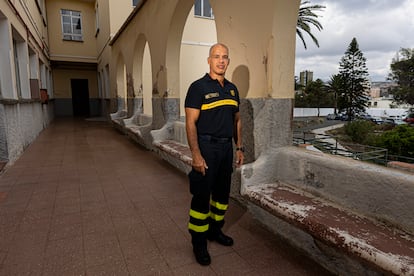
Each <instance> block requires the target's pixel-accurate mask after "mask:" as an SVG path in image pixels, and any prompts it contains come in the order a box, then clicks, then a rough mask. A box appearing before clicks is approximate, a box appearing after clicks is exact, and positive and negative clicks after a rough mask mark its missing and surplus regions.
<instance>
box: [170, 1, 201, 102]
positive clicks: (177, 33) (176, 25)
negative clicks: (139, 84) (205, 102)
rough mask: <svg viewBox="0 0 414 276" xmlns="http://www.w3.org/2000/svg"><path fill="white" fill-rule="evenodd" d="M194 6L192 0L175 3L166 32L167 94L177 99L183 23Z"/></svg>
mask: <svg viewBox="0 0 414 276" xmlns="http://www.w3.org/2000/svg"><path fill="white" fill-rule="evenodd" d="M193 4H194V1H193V0H181V1H179V2H178V3H177V5H176V7H175V10H174V13H173V16H172V17H171V18H172V20H171V24H170V28H169V30H168V40H167V48H166V67H167V94H168V96H169V97H174V98H178V97H179V95H180V67H179V64H180V49H181V40H182V35H183V31H184V26H185V22H186V20H187V16H188V13H189V12H190V10H191V8H192V6H193Z"/></svg>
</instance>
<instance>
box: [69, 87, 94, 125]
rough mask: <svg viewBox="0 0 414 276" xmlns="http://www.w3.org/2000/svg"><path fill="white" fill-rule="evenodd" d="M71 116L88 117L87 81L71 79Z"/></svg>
mask: <svg viewBox="0 0 414 276" xmlns="http://www.w3.org/2000/svg"><path fill="white" fill-rule="evenodd" d="M70 83H71V87H72V108H73V116H75V117H89V86H88V80H87V79H71V80H70Z"/></svg>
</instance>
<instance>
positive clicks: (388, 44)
mask: <svg viewBox="0 0 414 276" xmlns="http://www.w3.org/2000/svg"><path fill="white" fill-rule="evenodd" d="M312 4H321V5H324V6H325V7H326V8H325V9H324V11H322V12H318V15H320V17H319V19H318V20H319V22H321V24H322V26H323V28H324V29H323V30H322V31H321V32H319V31H318V30H316V29H314V28H313V30H312V33H313V34H314V35H315V36H316V37H317V38H318V40H319V44H320V48H317V47H316V45H314V44H313V42H312V41H311V39H310V38H309V37H307V36H306V34H305V39H306V42H307V45H308V50H305V49H304V47H303V45H302V42H301V41H300V40H298V39H297V42H296V69H295V74H296V75H299V72H300V71H303V70H311V71H313V72H314V78H320V79H322V80H328V79H329V78H330V77H331V76H332V75H334V74H337V73H338V68H339V62H340V59H341V57H342V56H343V55H344V53H345V51H346V49H347V48H348V46H349V44H350V43H351V41H352V38H354V37H355V38H356V39H357V41H358V44H359V49H360V50H361V51H362V53H363V54H364V56H365V57H366V58H367V67H368V72H369V75H370V79H371V80H373V81H385V80H386V77H387V75H388V73H389V68H390V64H391V61H392V58H393V57H394V56H395V54H396V53H397V51H398V50H399V49H400V48H414V36H413V35H412V33H413V32H414V17H413V16H412V11H413V10H414V1H412V0H396V1H389V0H367V1H359V0H348V1H347V0H331V1H321V2H317V1H312Z"/></svg>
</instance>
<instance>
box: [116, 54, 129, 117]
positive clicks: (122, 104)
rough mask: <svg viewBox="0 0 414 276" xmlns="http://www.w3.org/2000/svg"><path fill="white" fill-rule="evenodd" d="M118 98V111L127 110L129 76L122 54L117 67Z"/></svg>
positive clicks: (119, 56)
mask: <svg viewBox="0 0 414 276" xmlns="http://www.w3.org/2000/svg"><path fill="white" fill-rule="evenodd" d="M116 96H117V98H118V111H122V110H125V109H126V101H127V74H126V65H125V62H124V57H123V56H122V54H121V53H120V54H119V55H118V59H117V67H116Z"/></svg>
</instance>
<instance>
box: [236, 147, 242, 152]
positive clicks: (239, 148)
mask: <svg viewBox="0 0 414 276" xmlns="http://www.w3.org/2000/svg"><path fill="white" fill-rule="evenodd" d="M238 150H239V151H241V152H244V147H237V148H236V151H238Z"/></svg>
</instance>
